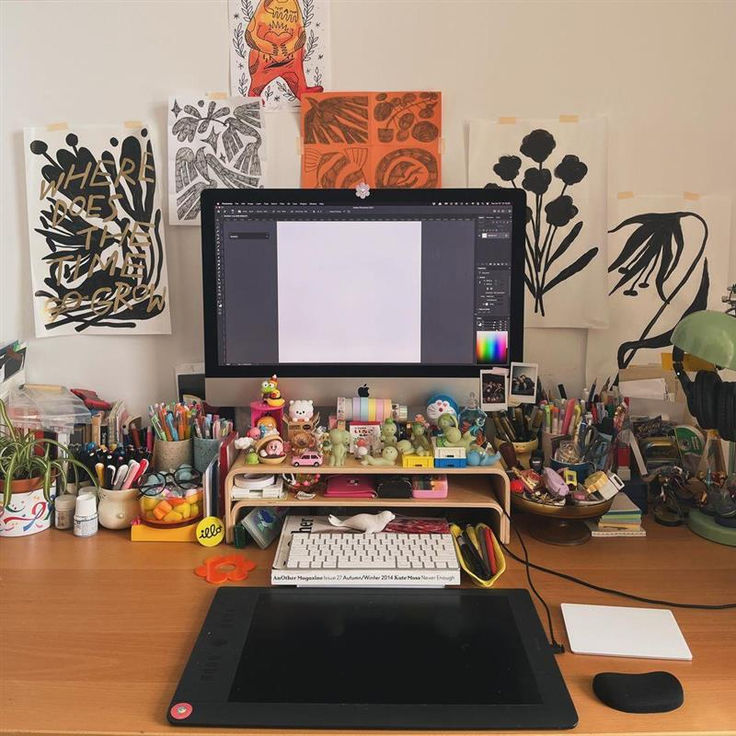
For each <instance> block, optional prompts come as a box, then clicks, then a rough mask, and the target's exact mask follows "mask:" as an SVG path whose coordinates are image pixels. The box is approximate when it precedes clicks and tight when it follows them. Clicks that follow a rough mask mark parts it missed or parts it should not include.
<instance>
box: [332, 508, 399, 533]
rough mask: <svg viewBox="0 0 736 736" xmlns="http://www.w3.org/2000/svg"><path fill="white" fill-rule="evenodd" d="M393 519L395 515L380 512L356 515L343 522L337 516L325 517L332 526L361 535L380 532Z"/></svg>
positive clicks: (389, 512) (388, 512)
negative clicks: (361, 533)
mask: <svg viewBox="0 0 736 736" xmlns="http://www.w3.org/2000/svg"><path fill="white" fill-rule="evenodd" d="M395 518H396V515H395V514H393V513H392V512H391V511H381V513H380V514H356V515H355V516H351V517H349V518H347V519H345V520H344V521H340V519H338V518H337V516H333V515H332V514H330V515H329V516H328V517H327V519H328V521H329V522H330V524H332V526H339V527H344V528H346V529H355V531H357V532H363V534H375V533H376V532H382V531H383V530H384V529H385V528H386V526H387V525H388V524H389V523H390V522H392V521H393V520H394V519H395Z"/></svg>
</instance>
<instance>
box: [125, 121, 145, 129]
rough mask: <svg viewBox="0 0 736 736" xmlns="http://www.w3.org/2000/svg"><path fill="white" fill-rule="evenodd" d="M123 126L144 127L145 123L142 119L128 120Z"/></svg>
mask: <svg viewBox="0 0 736 736" xmlns="http://www.w3.org/2000/svg"><path fill="white" fill-rule="evenodd" d="M123 126H124V127H126V128H142V127H143V123H142V122H141V121H140V120H126V121H125V122H124V123H123Z"/></svg>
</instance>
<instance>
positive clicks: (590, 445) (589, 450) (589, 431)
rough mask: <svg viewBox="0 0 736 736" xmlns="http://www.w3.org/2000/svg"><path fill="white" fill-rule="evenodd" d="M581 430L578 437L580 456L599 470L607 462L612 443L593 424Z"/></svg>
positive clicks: (584, 426)
mask: <svg viewBox="0 0 736 736" xmlns="http://www.w3.org/2000/svg"><path fill="white" fill-rule="evenodd" d="M580 429H581V431H580V435H579V437H578V446H579V448H580V456H581V458H582V460H583V461H585V462H590V463H593V465H594V466H595V467H596V468H599V466H601V464H602V463H604V462H605V459H606V456H607V455H608V450H609V448H610V446H611V442H610V440H609V439H607V438H606V437H604V436H603V435H601V434H600V432H599V431H598V430H597V429H596V428H595V427H594V426H593V425H592V424H591V425H583V426H581V428H580Z"/></svg>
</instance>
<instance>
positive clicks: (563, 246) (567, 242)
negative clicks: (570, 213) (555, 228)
mask: <svg viewBox="0 0 736 736" xmlns="http://www.w3.org/2000/svg"><path fill="white" fill-rule="evenodd" d="M582 229H583V221H582V220H580V221H579V222H576V223H575V224H574V225H573V227H572V230H570V232H569V233H568V234H567V235H565V237H564V238H563V239H562V241H561V242H560V244H559V245H558V246H557V247H556V248H555V252H554V253H553V254H552V255H551V256H550V257H549V261H547V265H548V266H551V265H552V264H553V263H554V262H555V261H556V260H557V259H558V258H559V257H560V256H561V255H562V254H563V253H564V252H565V251H566V250H567V249H568V248H569V247H570V246H571V245H572V241H573V240H575V238H577V236H578V233H579V232H580V231H581V230H582Z"/></svg>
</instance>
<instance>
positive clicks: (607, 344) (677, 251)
mask: <svg viewBox="0 0 736 736" xmlns="http://www.w3.org/2000/svg"><path fill="white" fill-rule="evenodd" d="M608 211H609V236H608V253H609V263H608V280H607V285H608V288H607V293H608V294H609V301H610V306H611V322H610V325H609V327H608V329H605V330H588V348H587V353H586V371H585V372H586V377H587V381H588V385H590V384H591V383H592V382H593V380H594V379H596V378H597V379H598V381H599V385H600V383H602V382H603V381H605V379H606V378H607V377H610V378H611V379H613V377H614V376H616V375H617V373H618V371H619V370H621V369H622V368H626V367H627V366H629V365H642V364H647V363H657V364H659V363H660V353H662V352H668V351H669V350H670V349H671V347H670V346H671V344H672V340H671V338H672V330H673V329H674V327H675V325H676V324H677V323H678V322H679V321H680V320H681V319H682V318H683V317H684V316H685V315H687V314H689V313H690V312H694V311H697V310H700V309H714V310H717V311H725V306H724V304H723V302H722V301H721V299H722V297H724V296H726V293H727V291H728V286H729V284H728V269H729V262H728V261H729V254H730V243H731V239H730V238H731V232H730V228H731V200H730V199H729V198H728V197H722V196H706V197H700V196H697V195H685V196H683V195H671V196H666V195H660V196H657V195H640V194H637V195H635V196H634V195H633V194H631V193H623V194H619V195H618V196H617V197H616V198H615V199H612V200H611V202H610V204H609V209H608Z"/></svg>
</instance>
